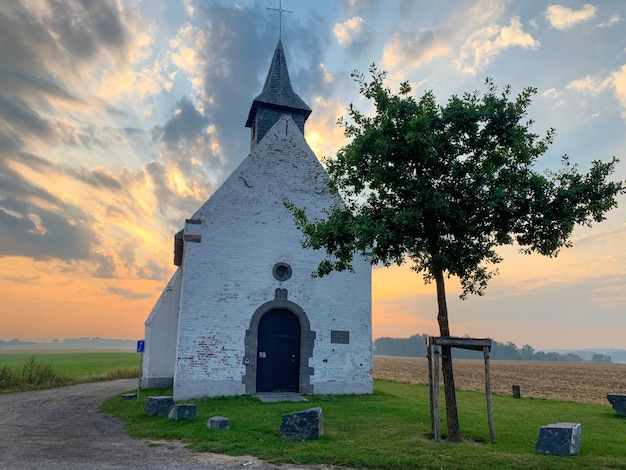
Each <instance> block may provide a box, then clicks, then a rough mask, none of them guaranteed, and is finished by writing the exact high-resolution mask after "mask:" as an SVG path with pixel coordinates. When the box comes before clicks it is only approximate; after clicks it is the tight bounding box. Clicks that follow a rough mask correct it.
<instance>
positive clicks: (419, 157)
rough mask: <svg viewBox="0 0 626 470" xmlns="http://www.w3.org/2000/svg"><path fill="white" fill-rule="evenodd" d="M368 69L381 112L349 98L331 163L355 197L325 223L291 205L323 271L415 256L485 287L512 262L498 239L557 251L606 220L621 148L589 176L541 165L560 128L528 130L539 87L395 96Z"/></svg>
mask: <svg viewBox="0 0 626 470" xmlns="http://www.w3.org/2000/svg"><path fill="white" fill-rule="evenodd" d="M370 73H371V75H372V80H371V81H370V82H367V81H366V79H365V76H364V75H363V74H359V73H356V72H354V73H353V77H355V79H356V80H357V81H358V83H359V86H360V92H361V94H362V95H363V96H364V97H365V98H367V99H369V100H371V101H373V104H374V106H375V109H376V113H375V115H373V116H368V115H366V114H363V113H362V112H361V111H359V110H357V109H356V108H355V107H354V105H352V104H351V105H350V107H349V117H350V119H351V120H348V119H341V120H340V121H339V124H340V125H341V126H342V127H343V128H344V131H345V135H346V136H347V137H348V138H349V139H350V140H351V141H350V143H349V144H348V145H347V146H345V147H344V148H342V149H341V150H339V152H338V153H337V155H336V157H335V158H330V159H327V161H326V164H327V170H328V174H329V176H330V184H331V188H332V189H333V190H334V191H337V192H339V193H340V194H341V195H342V196H343V199H344V201H345V206H336V207H333V208H332V210H330V211H329V212H328V217H327V218H326V219H325V220H318V221H309V220H308V218H307V217H306V212H305V211H304V210H301V209H299V208H293V209H294V212H295V215H296V220H297V223H298V224H299V226H300V227H301V228H302V230H303V231H304V234H305V242H304V245H305V246H307V247H311V248H315V249H321V248H323V249H325V250H326V252H327V254H328V258H327V259H326V260H325V261H324V262H323V263H321V264H320V266H319V267H318V270H317V274H318V275H320V276H322V275H325V274H328V273H330V272H331V271H333V270H344V269H349V268H350V263H351V261H352V259H353V256H354V255H355V253H361V252H363V251H366V252H371V253H372V263H374V264H376V263H383V264H385V265H390V264H393V263H395V264H402V263H404V262H406V261H407V260H410V262H412V268H413V269H414V270H415V271H417V272H420V273H423V274H424V277H425V280H426V281H427V282H430V281H432V280H433V279H434V276H435V274H436V273H445V274H446V275H447V276H458V278H459V279H460V281H461V285H462V287H463V293H464V295H466V294H468V293H474V294H481V293H483V290H484V289H485V287H486V286H487V282H488V280H489V279H490V278H491V277H492V276H493V275H494V274H495V273H496V272H497V271H496V270H495V268H494V266H495V265H497V264H498V263H500V262H501V261H502V259H501V257H500V255H499V254H498V253H497V251H496V248H497V247H498V246H501V245H511V244H516V245H517V246H518V248H519V249H520V251H522V252H524V253H531V252H537V253H540V254H542V255H547V256H556V255H557V254H558V253H559V251H560V250H561V249H562V248H563V247H568V246H570V245H571V241H570V236H571V234H572V231H573V229H574V227H575V226H576V225H587V226H590V225H591V224H592V223H593V222H600V221H602V220H603V219H604V217H605V213H606V212H607V211H608V210H610V209H612V208H614V207H616V205H617V202H616V196H617V195H618V194H620V193H622V192H623V191H624V185H623V182H620V181H618V182H611V181H607V177H608V176H609V175H611V174H612V173H613V172H614V169H615V166H616V164H617V162H618V160H617V159H616V158H612V159H611V160H610V161H609V162H606V163H603V162H601V161H599V160H594V161H593V162H592V163H591V169H590V170H589V172H588V173H586V174H581V173H580V172H579V171H578V168H577V166H576V165H574V164H572V163H571V162H570V161H569V159H568V157H567V156H564V157H563V158H562V163H563V164H562V167H561V169H560V170H558V171H556V172H554V171H547V172H543V173H541V172H539V171H537V170H535V169H534V168H533V167H534V164H535V163H536V161H537V159H538V158H539V157H540V156H541V155H543V154H544V153H545V152H546V150H547V148H548V145H549V144H550V143H552V139H553V136H554V129H549V130H548V131H547V132H546V133H545V135H544V136H539V135H538V134H536V133H534V132H532V131H531V130H530V127H531V125H532V124H533V121H532V120H530V119H527V110H528V107H529V105H530V103H531V98H532V96H533V95H534V94H535V93H536V89H534V88H526V89H524V90H523V91H522V92H521V93H520V94H519V95H518V96H517V97H515V98H514V99H510V98H511V89H510V87H508V86H507V87H505V88H504V90H503V91H502V92H501V93H499V92H498V90H497V88H496V87H495V85H494V84H493V82H492V80H490V79H488V80H486V82H485V84H486V92H485V93H484V94H482V95H481V94H479V93H478V92H473V93H465V94H464V95H463V96H461V97H459V96H452V97H451V98H450V99H449V100H448V101H447V103H446V104H445V105H438V104H437V102H436V99H435V96H434V94H433V93H432V92H426V93H424V94H423V95H422V96H421V97H420V98H419V99H417V100H416V99H414V98H413V97H412V96H411V87H410V85H409V84H408V83H406V82H405V83H402V84H401V86H400V91H399V93H398V94H396V95H394V94H392V93H391V91H390V90H389V88H386V87H385V86H384V84H383V80H384V78H385V73H384V72H381V71H378V70H377V69H376V67H375V66H372V68H371V69H370Z"/></svg>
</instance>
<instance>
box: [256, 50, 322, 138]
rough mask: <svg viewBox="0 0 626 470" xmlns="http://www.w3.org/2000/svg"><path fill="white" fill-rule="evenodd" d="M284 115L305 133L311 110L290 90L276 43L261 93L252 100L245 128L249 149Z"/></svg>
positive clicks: (283, 54)
mask: <svg viewBox="0 0 626 470" xmlns="http://www.w3.org/2000/svg"><path fill="white" fill-rule="evenodd" d="M283 114H290V115H291V117H292V119H293V120H294V121H295V122H296V124H297V125H298V128H299V129H300V131H301V132H302V133H303V134H304V122H305V121H306V120H307V118H308V117H309V114H311V108H309V107H308V106H307V105H306V103H305V102H304V101H302V98H300V97H299V96H298V95H297V94H296V92H295V91H293V88H291V81H290V80H289V71H288V70H287V61H286V60H285V53H284V52H283V44H282V42H281V41H280V40H279V41H278V44H277V45H276V50H275V51H274V57H273V58H272V63H271V65H270V69H269V71H268V72H267V78H266V79H265V85H263V91H262V92H261V94H260V95H259V96H257V97H256V98H255V99H254V101H253V102H252V106H251V107H250V112H249V113H248V120H247V121H246V127H250V128H251V133H252V135H251V143H250V147H251V148H254V146H255V145H256V144H257V143H258V142H260V141H261V139H262V138H263V137H264V136H265V134H266V133H267V131H268V130H269V129H270V128H271V127H272V126H273V125H274V124H276V122H277V121H278V119H279V118H280V117H281V115H283Z"/></svg>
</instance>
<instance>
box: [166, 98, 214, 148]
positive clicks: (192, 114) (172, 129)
mask: <svg viewBox="0 0 626 470" xmlns="http://www.w3.org/2000/svg"><path fill="white" fill-rule="evenodd" d="M207 124H208V119H207V117H206V116H204V115H203V114H202V113H200V112H199V111H198V110H197V109H196V108H195V106H194V105H193V103H192V102H191V101H189V99H187V98H186V97H182V98H181V99H180V101H179V102H178V103H176V110H175V111H174V115H173V116H172V117H171V118H170V120H169V121H168V122H167V123H165V126H163V134H162V137H161V139H162V140H163V142H166V143H167V144H170V145H171V144H177V143H178V142H180V141H181V140H184V139H186V140H189V139H193V138H194V137H195V136H197V135H198V134H201V133H202V132H204V131H205V129H206V126H207Z"/></svg>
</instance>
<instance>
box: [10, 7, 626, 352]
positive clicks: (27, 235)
mask: <svg viewBox="0 0 626 470" xmlns="http://www.w3.org/2000/svg"><path fill="white" fill-rule="evenodd" d="M268 8H282V9H284V10H289V11H288V12H287V11H285V12H283V13H282V15H281V16H282V42H283V46H284V50H285V54H286V57H287V63H288V67H289V72H290V76H291V82H292V85H293V88H294V89H295V91H296V92H297V93H298V94H299V95H300V97H302V98H303V100H304V101H305V102H306V103H307V104H308V105H309V106H310V107H311V108H312V110H313V112H312V114H311V116H310V118H309V120H308V121H307V125H306V129H305V137H306V139H307V141H308V143H309V145H310V146H311V147H312V148H313V150H314V151H315V153H316V155H317V156H318V158H320V159H321V160H323V159H324V158H325V157H331V156H332V155H334V154H335V153H336V151H337V150H338V149H339V148H341V147H342V146H343V145H345V144H346V143H347V141H346V140H345V139H344V136H343V133H342V129H341V128H339V127H338V126H337V125H336V122H337V119H338V118H339V117H341V116H345V115H346V109H347V107H348V105H349V104H350V103H354V104H355V105H356V106H357V108H359V109H362V110H363V111H366V112H367V111H368V108H367V107H368V104H367V103H366V102H365V101H363V100H362V99H361V98H360V97H359V93H358V85H357V84H356V83H355V82H354V80H353V79H352V78H351V77H350V73H351V72H352V71H353V70H358V71H361V72H364V73H366V72H367V71H368V68H369V66H370V64H372V63H375V64H376V65H377V66H378V68H379V69H382V70H386V71H387V72H388V81H387V84H388V86H389V87H390V88H391V89H396V90H397V89H398V86H399V83H400V82H402V81H409V82H410V83H411V85H412V86H413V90H414V93H415V94H416V96H419V95H421V94H422V93H424V92H426V91H428V90H432V91H433V92H434V94H435V95H436V96H437V99H438V101H439V102H441V103H442V104H443V103H444V102H445V101H446V100H447V99H448V98H449V97H450V96H451V95H454V94H456V95H461V94H463V93H464V92H469V91H474V90H478V91H484V90H485V88H484V85H483V83H484V80H485V78H487V77H491V78H492V79H493V81H494V83H495V84H496V85H497V86H498V87H500V88H503V87H504V86H505V85H511V87H512V91H513V93H519V92H521V91H522V90H523V89H524V88H525V87H528V86H532V87H536V88H537V94H536V95H535V96H534V98H533V104H532V105H531V107H530V110H529V115H530V117H531V118H532V119H534V121H535V124H534V125H533V129H534V130H536V132H537V133H539V134H543V133H544V132H545V131H546V130H547V129H548V128H549V127H554V128H555V129H556V137H555V140H554V143H553V145H552V146H551V147H550V148H549V149H548V151H547V152H546V154H545V155H544V156H542V157H541V159H540V160H539V161H538V163H537V166H538V168H539V169H541V170H545V169H557V168H558V167H559V164H560V159H561V156H562V155H564V154H567V155H569V156H570V159H571V160H572V161H573V162H575V163H577V164H578V165H579V166H580V169H581V170H583V171H584V170H586V169H588V168H589V165H590V162H591V161H592V160H596V159H600V160H604V161H607V160H609V159H610V158H611V157H612V156H617V157H618V158H621V159H622V160H623V161H622V163H621V164H620V165H619V166H618V169H617V171H616V173H615V175H614V176H613V178H614V179H621V180H624V179H626V34H625V33H624V32H625V31H626V4H625V3H624V2H623V0H603V1H596V2H595V3H588V2H585V1H565V0H562V1H560V2H555V3H548V2H545V1H540V0H525V1H523V2H520V1H513V0H512V1H507V0H457V1H449V2H432V1H426V0H415V1H412V0H315V1H309V0H283V1H282V7H281V6H280V4H279V0H257V1H252V0H240V1H238V2H235V1H227V0H202V1H200V0H167V1H165V0H161V1H156V0H22V1H10V2H5V3H3V6H2V9H1V10H0V299H2V300H1V303H0V339H13V338H19V339H38V340H49V339H53V338H58V339H63V338H68V337H94V336H98V337H104V338H123V339H127V338H128V339H140V338H142V337H143V324H144V321H145V319H146V318H147V316H148V314H149V313H150V310H151V308H152V306H153V305H154V303H155V302H156V300H157V299H158V296H159V295H160V293H161V291H162V289H163V288H164V286H165V284H166V283H167V281H168V280H169V278H170V276H171V275H172V274H173V272H174V268H175V266H174V265H173V262H172V251H173V236H174V234H175V233H176V232H177V231H178V230H180V229H181V228H182V227H183V224H184V220H185V218H188V217H190V216H191V214H193V212H195V210H196V209H197V208H199V207H200V205H201V204H202V203H203V202H204V201H205V200H206V199H208V198H209V197H210V196H211V194H212V193H213V192H214V191H215V189H216V188H217V187H218V186H219V185H220V183H221V182H223V181H224V180H225V178H226V177H227V176H228V175H229V174H230V172H232V171H233V170H234V169H235V168H236V167H237V165H238V164H239V163H240V162H241V161H242V160H243V159H244V158H245V157H246V156H247V154H248V152H249V139H250V134H249V132H250V130H249V129H246V128H245V127H244V124H245V121H246V118H247V114H248V111H249V109H250V105H251V103H252V100H253V99H254V97H255V96H256V95H258V93H260V91H261V89H262V86H263V82H264V79H265V75H266V73H267V70H268V67H269V63H270V61H271V58H272V54H273V51H274V48H275V47H276V44H277V41H278V38H279V15H278V14H277V12H276V11H272V10H269V9H268ZM619 203H620V206H619V207H618V208H617V209H615V210H613V211H612V212H610V213H609V214H608V216H607V219H606V220H605V221H604V222H602V223H600V224H597V225H595V226H594V227H593V228H592V229H588V228H584V229H582V228H581V229H576V230H575V232H574V234H573V247H572V248H570V249H567V250H565V251H563V252H562V253H561V254H560V255H559V256H558V257H557V258H553V259H546V258H543V257H541V256H538V255H537V256H535V255H532V256H524V255H521V254H519V253H518V252H517V251H516V249H515V248H514V247H506V248H503V249H502V250H501V254H502V256H503V257H504V261H503V263H501V264H500V265H499V272H500V274H499V276H497V277H496V278H494V279H493V280H492V281H491V282H490V284H489V287H488V288H487V290H486V291H485V295H484V296H482V297H470V298H469V299H468V300H460V299H459V294H460V288H459V285H458V283H457V282H456V281H455V280H454V279H451V280H450V281H449V282H448V285H447V292H448V307H449V314H450V321H451V332H452V334H453V335H456V336H463V335H470V336H473V337H491V338H493V339H495V340H497V341H500V342H509V341H511V342H514V343H515V344H517V345H518V346H519V347H521V346H522V345H524V344H530V345H532V346H533V347H535V348H536V349H541V348H580V347H606V348H626V249H625V248H624V247H626V197H620V199H619ZM372 307H373V336H374V338H377V337H381V336H392V337H408V336H410V335H414V334H432V335H437V334H438V328H437V324H436V311H437V307H436V298H435V288H434V286H432V285H425V284H424V282H423V280H422V277H421V275H418V274H416V273H414V272H412V271H411V270H410V269H409V268H408V267H407V266H403V267H393V268H378V267H377V268H375V269H374V270H373V299H372Z"/></svg>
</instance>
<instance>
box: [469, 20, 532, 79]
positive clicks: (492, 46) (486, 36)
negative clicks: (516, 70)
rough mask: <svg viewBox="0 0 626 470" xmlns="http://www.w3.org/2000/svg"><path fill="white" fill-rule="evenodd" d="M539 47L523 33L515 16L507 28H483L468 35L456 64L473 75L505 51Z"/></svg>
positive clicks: (527, 34) (494, 26) (497, 26)
mask: <svg viewBox="0 0 626 470" xmlns="http://www.w3.org/2000/svg"><path fill="white" fill-rule="evenodd" d="M539 46H540V44H539V41H538V40H536V39H534V38H533V37H532V35H531V34H529V33H526V32H524V31H523V28H522V24H521V23H520V19H519V17H517V16H515V17H513V18H511V20H510V22H509V25H508V26H499V25H490V26H485V27H483V28H480V29H478V30H477V31H475V32H474V33H472V34H470V36H469V37H468V38H467V40H465V42H464V43H463V45H462V46H461V52H460V55H459V59H458V64H459V66H460V68H461V70H462V71H463V73H468V74H472V75H475V74H476V73H477V71H478V69H480V68H483V67H484V66H486V65H488V64H489V63H491V62H492V61H493V59H494V58H495V57H496V56H497V55H498V54H500V53H501V52H502V51H504V50H506V49H509V48H511V47H521V48H522V49H527V50H536V49H538V48H539Z"/></svg>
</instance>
